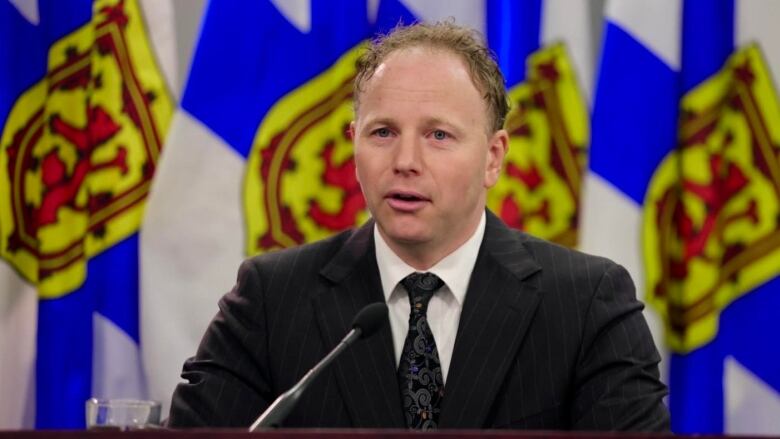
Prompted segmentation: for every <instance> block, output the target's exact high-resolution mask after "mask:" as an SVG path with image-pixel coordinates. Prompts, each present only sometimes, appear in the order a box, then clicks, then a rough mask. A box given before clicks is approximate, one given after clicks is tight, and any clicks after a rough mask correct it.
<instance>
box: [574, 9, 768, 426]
mask: <svg viewBox="0 0 780 439" xmlns="http://www.w3.org/2000/svg"><path fill="white" fill-rule="evenodd" d="M682 7H683V10H682V32H681V41H680V45H681V59H680V69H679V70H676V69H674V68H672V67H670V66H669V65H667V64H666V63H665V62H664V61H663V60H662V59H660V58H659V57H658V56H656V54H655V53H653V52H652V51H651V50H650V49H648V48H647V47H645V46H644V45H643V44H642V42H641V41H640V40H638V39H636V38H635V37H634V36H633V35H632V34H631V32H630V29H624V28H623V27H622V26H621V25H619V24H617V23H615V22H611V21H608V22H607V24H606V30H605V37H604V46H603V51H602V58H601V66H600V72H599V79H598V83H597V87H596V95H595V103H594V109H593V125H592V126H593V143H592V150H591V159H590V168H591V170H592V171H593V172H595V173H596V174H598V175H600V176H601V177H602V178H604V179H605V180H606V181H608V182H609V183H611V184H612V185H613V186H614V187H615V188H616V189H617V190H618V191H620V192H622V193H623V194H624V195H625V196H626V197H628V198H630V199H631V200H633V201H634V202H635V203H636V204H637V206H638V208H639V206H643V205H644V207H645V208H646V209H647V208H648V205H647V204H645V203H647V202H650V201H646V196H647V191H648V185H649V183H650V181H651V177H653V174H654V172H655V170H656V168H658V167H659V165H660V164H661V161H662V160H663V158H664V157H665V156H666V155H667V154H669V153H670V152H672V151H673V150H675V148H677V147H678V140H679V139H678V136H681V134H678V123H679V122H678V121H679V118H678V115H679V114H680V113H679V106H680V99H681V98H682V97H683V96H685V94H686V93H688V92H690V91H691V90H693V89H694V88H696V87H697V86H698V85H700V84H702V83H703V82H704V81H706V80H707V79H708V78H710V77H712V75H714V74H715V73H717V72H718V71H719V70H720V69H721V68H723V66H724V63H725V61H726V60H727V58H728V57H729V56H730V55H731V53H732V52H733V51H734V49H735V47H734V46H735V44H734V2H733V0H722V1H717V2H711V1H700V0H686V1H684V2H683V6H682ZM659 25H660V24H659ZM686 166H690V164H686ZM700 166H702V167H706V166H707V164H706V163H701V164H700ZM654 201H655V200H654ZM779 306H780V279H778V278H774V279H771V280H769V281H767V282H766V283H764V284H763V285H761V286H759V287H758V288H755V289H754V290H753V291H750V292H748V293H747V294H745V295H743V296H741V297H740V298H738V299H736V300H734V301H733V302H732V303H730V304H729V305H728V306H727V307H726V308H725V309H724V310H723V311H722V312H720V315H719V316H718V317H717V319H718V329H717V333H716V334H715V336H714V338H713V339H712V340H711V341H709V342H707V343H706V344H704V345H703V346H701V347H698V348H696V349H694V350H692V351H690V352H686V353H672V354H671V358H670V362H669V363H670V364H669V367H670V371H669V381H670V382H669V385H670V396H669V405H670V411H671V415H672V429H673V431H674V432H677V433H720V432H723V431H724V429H725V428H726V426H725V418H726V414H724V407H725V406H726V400H725V399H726V398H727V395H725V394H724V381H725V380H724V362H725V361H726V358H727V357H729V356H730V357H733V358H735V359H736V360H737V361H739V363H741V364H742V365H743V366H745V367H746V368H747V369H749V370H750V371H751V372H752V373H753V374H755V375H756V376H758V377H759V378H760V379H761V380H762V381H763V382H764V383H766V384H768V385H769V386H771V387H773V388H774V389H775V390H780V353H779V352H778V351H777V349H774V348H773V347H772V346H774V345H775V344H776V340H775V338H776V334H778V333H780V323H778V322H780V319H778V312H777V310H778V309H780V307H779Z"/></svg>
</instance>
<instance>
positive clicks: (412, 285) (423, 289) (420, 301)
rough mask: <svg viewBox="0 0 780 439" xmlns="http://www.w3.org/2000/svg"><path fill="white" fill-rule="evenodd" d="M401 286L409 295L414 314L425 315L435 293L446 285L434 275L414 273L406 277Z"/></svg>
mask: <svg viewBox="0 0 780 439" xmlns="http://www.w3.org/2000/svg"><path fill="white" fill-rule="evenodd" d="M401 284H402V285H403V286H404V288H406V291H407V292H408V293H409V304H411V306H412V312H415V311H416V312H422V313H425V311H426V310H427V309H428V302H430V300H431V297H433V293H435V292H436V291H437V290H438V289H439V288H441V287H442V285H444V281H442V280H441V279H439V276H436V275H435V274H433V273H412V274H410V275H409V276H406V277H405V278H404V279H403V280H402V281H401Z"/></svg>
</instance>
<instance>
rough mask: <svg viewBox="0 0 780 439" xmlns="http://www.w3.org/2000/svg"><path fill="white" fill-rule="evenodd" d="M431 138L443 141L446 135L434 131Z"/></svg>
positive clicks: (442, 132)
mask: <svg viewBox="0 0 780 439" xmlns="http://www.w3.org/2000/svg"><path fill="white" fill-rule="evenodd" d="M433 138H434V139H436V140H444V139H446V138H447V133H445V132H444V131H442V130H436V131H434V132H433Z"/></svg>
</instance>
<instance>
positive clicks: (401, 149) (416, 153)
mask: <svg viewBox="0 0 780 439" xmlns="http://www.w3.org/2000/svg"><path fill="white" fill-rule="evenodd" d="M422 146H423V145H422V143H421V141H420V139H419V138H417V137H416V136H412V135H405V136H401V138H400V139H399V142H398V143H397V145H396V148H395V155H394V156H393V169H394V170H395V172H397V173H401V174H408V173H412V174H419V173H420V170H421V169H422Z"/></svg>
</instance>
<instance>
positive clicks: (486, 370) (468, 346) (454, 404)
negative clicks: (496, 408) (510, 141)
mask: <svg viewBox="0 0 780 439" xmlns="http://www.w3.org/2000/svg"><path fill="white" fill-rule="evenodd" d="M520 236H521V235H519V234H517V233H514V232H512V231H510V230H509V229H508V228H507V227H506V226H505V225H504V224H503V223H502V222H501V220H499V219H498V218H496V217H495V216H493V215H492V214H491V213H490V212H488V213H487V225H486V228H485V238H484V240H483V243H482V247H481V248H480V251H479V255H478V256H477V262H476V264H475V266H474V271H473V273H472V276H471V281H470V283H469V288H468V292H467V294H466V299H465V303H464V304H463V310H462V312H461V317H460V323H459V324H458V334H457V336H456V340H455V347H454V350H453V354H452V361H451V362H450V370H449V373H448V378H447V383H446V384H445V389H444V399H443V401H442V413H441V418H440V422H439V426H440V428H481V427H483V424H484V423H485V421H486V418H487V415H488V413H489V410H490V408H491V406H492V405H493V401H494V399H495V397H496V394H497V392H498V390H499V387H500V385H501V383H502V382H503V381H504V378H505V376H506V374H507V372H508V370H509V367H510V366H511V364H512V363H513V361H514V358H515V353H516V352H517V349H518V347H519V345H520V342H521V341H522V339H523V337H524V336H525V334H526V332H527V330H528V326H529V324H530V322H531V320H532V317H533V315H534V313H535V310H536V306H537V304H538V301H539V295H538V291H537V285H536V280H537V278H535V277H531V275H532V274H534V273H536V272H537V271H539V270H540V267H539V265H538V264H537V263H536V262H535V261H534V259H533V257H532V256H531V255H530V254H529V253H528V252H527V250H526V249H525V247H524V245H523V243H522V240H521V238H520Z"/></svg>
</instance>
